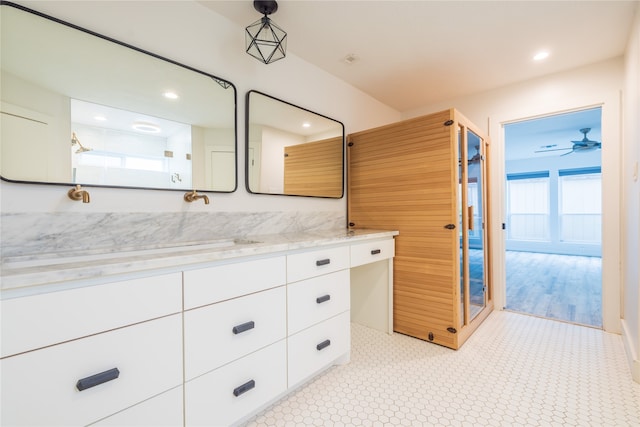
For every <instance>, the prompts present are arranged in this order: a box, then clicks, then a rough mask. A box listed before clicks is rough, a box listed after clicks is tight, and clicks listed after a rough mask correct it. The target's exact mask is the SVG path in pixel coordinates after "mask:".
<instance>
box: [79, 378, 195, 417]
mask: <svg viewBox="0 0 640 427" xmlns="http://www.w3.org/2000/svg"><path fill="white" fill-rule="evenodd" d="M182 406H183V405H182V386H180V387H176V388H174V389H171V390H169V391H167V392H164V393H162V394H160V395H159V396H155V397H152V398H151V399H149V400H145V401H144V402H142V403H138V404H137V405H135V406H132V407H131V408H128V409H125V410H124V411H122V412H118V413H117V414H114V415H112V416H110V417H107V418H105V419H103V420H100V421H98V422H97V423H95V424H91V425H92V426H98V427H178V426H182V425H183V423H184V420H183V418H184V417H183V413H184V412H183V410H182Z"/></svg>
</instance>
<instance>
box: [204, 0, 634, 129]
mask: <svg viewBox="0 0 640 427" xmlns="http://www.w3.org/2000/svg"><path fill="white" fill-rule="evenodd" d="M201 3H202V4H204V5H205V6H206V7H208V8H210V9H212V10H214V11H216V12H217V13H219V14H221V15H223V16H225V17H227V18H228V19H229V20H231V21H232V22H234V23H236V24H237V25H239V26H240V27H241V28H244V27H246V26H248V25H249V24H251V23H253V22H254V21H256V20H258V19H259V18H260V16H261V15H260V14H259V13H258V12H257V11H256V10H255V9H254V8H253V4H252V1H237V0H236V1H217V0H216V1H207V0H203V1H201ZM278 5H279V8H278V11H277V12H276V13H274V14H273V15H271V18H272V19H273V21H274V22H275V23H276V24H278V25H279V26H280V27H282V28H283V29H284V30H285V31H286V32H287V40H288V42H287V43H288V46H287V52H288V53H290V54H295V55H296V56H298V57H300V58H302V59H304V60H306V61H308V62H310V63H312V64H315V65H316V66H318V67H319V68H321V69H323V70H325V71H327V72H328V73H330V74H333V75H335V76H336V77H338V78H340V79H341V80H344V81H346V82H347V83H349V84H351V85H352V86H355V87H357V88H359V89H360V90H362V91H363V92H365V93H367V94H369V95H371V96H372V97H374V98H375V99H377V100H379V101H381V102H382V103H384V104H386V105H388V106H390V107H392V108H394V109H396V110H398V111H400V112H405V111H410V110H412V109H416V108H419V107H422V106H425V105H428V104H430V103H433V102H437V101H441V100H446V99H451V98H454V97H457V96H464V95H467V94H471V93H477V92H482V91H485V90H489V89H493V88H497V87H500V86H504V85H507V84H511V83H516V82H519V81H523V80H527V79H531V78H535V77H538V76H542V75H545V74H549V73H554V72H559V71H563V70H568V69H571V68H575V67H579V66H583V65H587V64H591V63H594V62H599V61H603V60H606V59H609V58H614V57H617V56H620V55H622V54H623V53H624V50H625V46H626V42H627V39H628V36H629V33H630V30H631V25H632V21H633V16H634V13H635V12H634V11H635V9H636V8H637V7H638V2H637V1H543V0H539V1H400V0H396V1H368V0H351V1H328V0H324V1H317V0H296V1H283V0H281V1H279V2H278ZM238 44H239V45H243V44H244V34H243V32H241V31H239V34H238ZM541 49H545V50H548V51H549V53H550V55H549V57H548V58H547V59H546V60H543V61H539V62H535V61H533V59H532V57H533V55H534V54H535V53H536V52H538V51H539V50H541ZM348 55H352V56H353V57H354V58H355V60H354V61H353V62H351V63H349V62H348V61H345V57H347V56H348ZM286 60H287V59H286V58H285V59H283V60H281V61H279V62H276V63H274V64H269V65H265V67H275V66H281V65H276V64H282V63H283V62H284V61H286ZM579 136H580V134H578V135H577V137H579ZM574 139H576V138H574ZM577 139H579V138H577Z"/></svg>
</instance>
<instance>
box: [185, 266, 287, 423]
mask: <svg viewBox="0 0 640 427" xmlns="http://www.w3.org/2000/svg"><path fill="white" fill-rule="evenodd" d="M285 274H286V257H285V256H280V257H274V258H266V259H260V260H254V261H247V262H241V263H233V264H227V265H221V266H215V267H211V268H203V269H198V270H190V271H185V272H184V301H185V307H184V309H185V312H184V351H185V381H186V382H185V405H186V406H185V421H186V425H216V426H217V425H230V424H232V423H234V422H237V421H238V420H239V419H240V418H242V417H243V416H245V415H246V414H250V413H252V412H254V411H255V410H257V409H258V408H260V407H261V406H263V405H265V404H266V403H268V402H269V401H271V400H272V399H273V398H274V397H275V396H278V395H280V394H282V393H284V392H285V391H286V389H287V354H286V335H287V326H286V325H287V324H286V321H287V319H286V307H287V305H286V298H287V295H286V287H285V285H286V276H285Z"/></svg>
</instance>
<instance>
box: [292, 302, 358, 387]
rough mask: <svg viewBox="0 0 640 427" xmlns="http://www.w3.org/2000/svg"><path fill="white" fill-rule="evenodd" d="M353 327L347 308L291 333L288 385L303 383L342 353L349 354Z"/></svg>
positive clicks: (333, 361) (342, 354) (343, 354)
mask: <svg viewBox="0 0 640 427" xmlns="http://www.w3.org/2000/svg"><path fill="white" fill-rule="evenodd" d="M350 328H351V326H350V323H349V312H348V311H347V312H344V313H342V314H339V315H337V316H335V317H332V318H331V319H329V320H325V321H324V322H322V323H318V324H317V325H315V326H312V327H311V328H309V329H305V330H304V331H302V332H299V333H297V334H295V335H293V336H290V337H289V339H288V341H289V345H288V355H289V387H293V386H295V385H297V384H299V383H301V382H302V381H304V380H306V379H308V378H309V377H311V376H313V375H315V374H317V373H318V372H320V370H322V369H324V368H325V367H327V366H329V365H331V364H332V363H335V362H336V361H337V359H339V358H341V357H342V356H345V355H348V353H349V348H350V341H351V329H350Z"/></svg>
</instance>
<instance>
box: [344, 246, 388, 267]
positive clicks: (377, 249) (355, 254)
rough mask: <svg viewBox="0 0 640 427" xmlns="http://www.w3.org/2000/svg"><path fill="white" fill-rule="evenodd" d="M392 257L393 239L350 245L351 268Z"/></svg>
mask: <svg viewBox="0 0 640 427" xmlns="http://www.w3.org/2000/svg"><path fill="white" fill-rule="evenodd" d="M394 256H395V241H394V240H393V239H386V240H376V241H373V242H364V243H357V244H354V245H351V267H357V266H359V265H363V264H369V263H370V262H376V261H380V260H383V259H389V258H393V257H394Z"/></svg>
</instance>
